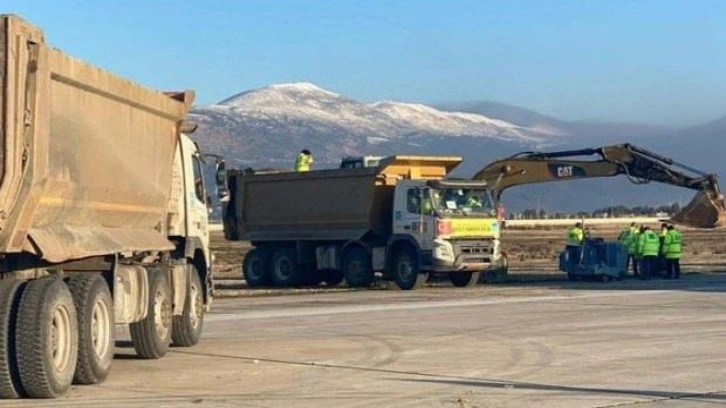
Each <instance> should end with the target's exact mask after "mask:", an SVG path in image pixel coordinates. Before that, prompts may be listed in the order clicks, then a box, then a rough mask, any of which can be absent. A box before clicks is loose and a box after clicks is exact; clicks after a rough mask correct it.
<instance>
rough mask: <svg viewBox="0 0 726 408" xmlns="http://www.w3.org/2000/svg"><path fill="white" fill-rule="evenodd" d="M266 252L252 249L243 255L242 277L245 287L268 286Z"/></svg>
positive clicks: (268, 276)
mask: <svg viewBox="0 0 726 408" xmlns="http://www.w3.org/2000/svg"><path fill="white" fill-rule="evenodd" d="M268 265H269V257H268V255H267V251H265V250H264V249H262V248H252V249H251V250H250V251H249V252H247V254H246V255H245V259H244V261H243V262H242V275H243V276H244V278H245V281H246V282H247V286H249V287H251V288H258V287H261V286H267V285H269V284H270V268H269V266H268Z"/></svg>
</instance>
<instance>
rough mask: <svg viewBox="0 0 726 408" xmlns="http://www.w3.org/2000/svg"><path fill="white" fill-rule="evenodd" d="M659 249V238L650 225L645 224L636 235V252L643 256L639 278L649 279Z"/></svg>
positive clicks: (652, 273)
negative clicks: (641, 230) (638, 234)
mask: <svg viewBox="0 0 726 408" xmlns="http://www.w3.org/2000/svg"><path fill="white" fill-rule="evenodd" d="M659 250H660V239H659V238H658V235H657V234H656V233H655V232H653V230H651V229H650V227H648V226H646V227H645V228H644V229H643V232H641V233H640V236H639V237H638V250H637V253H638V254H640V255H641V256H642V258H643V263H642V266H643V268H642V270H641V274H640V278H641V279H643V280H650V278H651V277H652V276H653V275H654V274H655V265H656V259H657V258H658V251H659Z"/></svg>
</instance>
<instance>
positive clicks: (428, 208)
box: [421, 194, 434, 215]
mask: <svg viewBox="0 0 726 408" xmlns="http://www.w3.org/2000/svg"><path fill="white" fill-rule="evenodd" d="M421 210H422V212H421V213H422V214H424V215H431V214H433V213H434V205H433V203H432V202H431V197H430V196H429V195H428V194H424V197H423V204H422V206H421Z"/></svg>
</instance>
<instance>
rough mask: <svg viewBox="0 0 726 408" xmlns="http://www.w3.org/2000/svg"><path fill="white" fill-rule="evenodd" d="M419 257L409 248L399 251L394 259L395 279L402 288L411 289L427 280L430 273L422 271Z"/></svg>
mask: <svg viewBox="0 0 726 408" xmlns="http://www.w3.org/2000/svg"><path fill="white" fill-rule="evenodd" d="M419 268H420V267H419V264H418V259H417V257H416V256H415V254H414V253H413V250H411V249H409V248H403V249H401V250H399V251H398V253H397V254H396V257H395V259H394V261H393V280H394V281H395V282H396V285H397V286H398V287H399V288H400V289H401V290H411V289H413V288H415V287H416V286H419V285H421V284H423V283H424V282H426V279H428V274H424V273H421V271H420V269H419Z"/></svg>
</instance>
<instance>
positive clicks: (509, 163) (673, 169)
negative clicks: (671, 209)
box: [473, 144, 726, 228]
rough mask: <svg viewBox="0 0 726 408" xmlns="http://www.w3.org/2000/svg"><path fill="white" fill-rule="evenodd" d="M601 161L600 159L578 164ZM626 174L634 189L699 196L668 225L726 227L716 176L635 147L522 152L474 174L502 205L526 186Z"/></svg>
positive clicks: (723, 204)
mask: <svg viewBox="0 0 726 408" xmlns="http://www.w3.org/2000/svg"><path fill="white" fill-rule="evenodd" d="M582 156H598V159H596V160H577V159H573V158H577V157H582ZM687 173H692V174H687ZM619 175H624V176H626V177H627V178H628V180H630V181H631V182H633V183H635V184H646V183H650V182H651V181H655V182H660V183H665V184H670V185H673V186H678V187H684V188H688V189H692V190H696V191H697V193H696V196H695V197H694V198H693V200H691V202H690V203H689V204H688V205H686V206H685V207H683V209H681V211H680V212H679V213H678V214H674V215H672V217H671V219H670V220H669V221H670V222H672V223H674V224H680V225H686V226H690V227H694V228H716V227H723V226H725V225H726V203H725V202H724V196H723V195H722V194H721V191H720V188H719V185H718V176H717V175H716V174H709V173H705V172H702V171H700V170H696V169H694V168H692V167H689V166H686V165H685V164H682V163H679V162H677V161H675V160H673V159H671V158H668V157H664V156H661V155H659V154H657V153H653V152H651V151H648V150H646V149H643V148H640V147H637V146H633V145H631V144H617V145H610V146H603V147H598V148H589V149H580V150H566V151H558V152H549V153H541V152H524V153H519V154H516V155H514V156H511V157H508V158H505V159H502V160H497V161H495V162H493V163H491V164H489V165H488V166H486V167H484V168H483V169H481V170H480V171H479V172H478V173H477V174H475V175H474V177H473V178H474V179H476V180H486V181H487V182H488V183H489V185H490V186H491V187H492V190H493V191H494V195H495V199H496V201H497V202H499V198H500V196H501V193H502V192H503V191H504V190H505V189H507V188H509V187H514V186H518V185H524V184H533V183H544V182H550V181H565V180H575V179H584V178H595V177H614V176H619Z"/></svg>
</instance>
